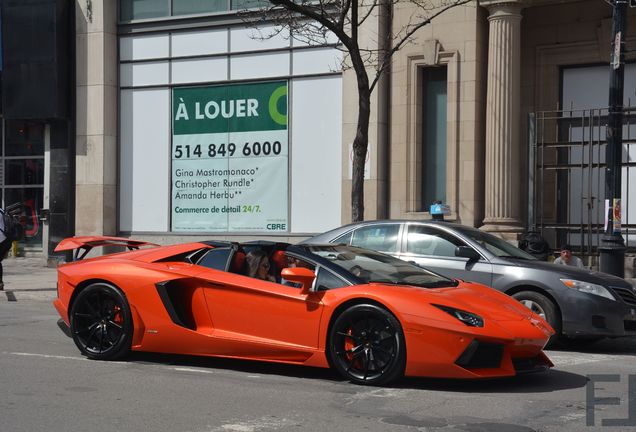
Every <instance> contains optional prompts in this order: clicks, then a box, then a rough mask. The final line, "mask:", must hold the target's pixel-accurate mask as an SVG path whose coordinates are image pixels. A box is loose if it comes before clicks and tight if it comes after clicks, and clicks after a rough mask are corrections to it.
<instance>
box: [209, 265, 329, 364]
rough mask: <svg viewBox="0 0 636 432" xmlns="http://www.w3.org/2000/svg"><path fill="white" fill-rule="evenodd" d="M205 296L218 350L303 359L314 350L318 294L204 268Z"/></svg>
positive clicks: (275, 358)
mask: <svg viewBox="0 0 636 432" xmlns="http://www.w3.org/2000/svg"><path fill="white" fill-rule="evenodd" d="M198 277H199V278H202V279H205V281H206V286H205V298H206V302H207V305H208V309H209V311H210V318H211V320H212V326H213V328H214V330H213V335H214V336H215V338H218V339H223V340H224V341H225V342H224V343H222V344H219V345H218V347H217V349H221V350H223V349H225V350H227V352H221V353H219V354H221V355H222V354H226V355H233V356H239V357H253V358H261V359H262V358H269V359H273V360H287V361H304V360H306V359H307V358H308V357H309V356H310V355H312V354H313V352H314V351H315V350H316V349H317V348H318V331H319V327H320V318H321V315H322V309H323V308H322V303H321V301H320V298H321V295H320V293H314V292H303V291H301V289H300V288H297V287H293V286H288V285H283V284H280V283H276V282H269V281H264V280H260V279H256V278H251V277H248V276H244V275H242V274H236V273H230V272H221V271H218V270H215V269H207V268H203V270H202V272H201V273H199V274H198Z"/></svg>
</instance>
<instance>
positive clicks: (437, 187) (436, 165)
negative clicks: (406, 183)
mask: <svg viewBox="0 0 636 432" xmlns="http://www.w3.org/2000/svg"><path fill="white" fill-rule="evenodd" d="M422 74H423V76H422V91H423V96H422V134H421V146H422V148H421V155H422V171H421V173H422V174H421V182H422V187H421V193H422V196H421V199H422V207H423V210H424V211H428V209H429V207H430V205H431V204H432V203H433V202H434V201H435V200H441V201H442V202H446V123H447V122H446V112H447V99H448V90H447V88H448V78H447V70H446V67H430V68H424V69H423V70H422Z"/></svg>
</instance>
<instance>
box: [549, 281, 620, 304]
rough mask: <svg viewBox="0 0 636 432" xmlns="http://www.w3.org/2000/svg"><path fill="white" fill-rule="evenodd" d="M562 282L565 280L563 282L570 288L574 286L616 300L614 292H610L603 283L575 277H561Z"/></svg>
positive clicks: (585, 291)
mask: <svg viewBox="0 0 636 432" xmlns="http://www.w3.org/2000/svg"><path fill="white" fill-rule="evenodd" d="M561 282H563V284H564V285H565V286H566V287H568V288H572V289H575V290H578V291H581V292H584V293H587V294H594V295H597V296H600V297H605V298H606V299H610V300H614V301H616V299H615V298H614V296H613V295H612V293H611V292H609V291H608V290H607V288H605V287H604V286H602V285H597V284H593V283H589V282H583V281H578V280H574V279H561Z"/></svg>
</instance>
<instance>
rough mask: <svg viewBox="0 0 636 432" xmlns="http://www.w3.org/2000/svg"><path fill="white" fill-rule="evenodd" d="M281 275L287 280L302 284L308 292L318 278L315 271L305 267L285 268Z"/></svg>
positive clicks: (302, 288) (303, 288)
mask: <svg viewBox="0 0 636 432" xmlns="http://www.w3.org/2000/svg"><path fill="white" fill-rule="evenodd" d="M280 275H281V277H282V278H283V279H285V280H288V281H290V282H294V283H297V284H300V285H301V290H302V291H303V292H308V291H309V290H310V289H311V285H312V284H313V283H314V279H316V275H315V274H314V272H313V271H312V270H309V269H308V268H305V267H290V268H284V269H283V271H281V272H280Z"/></svg>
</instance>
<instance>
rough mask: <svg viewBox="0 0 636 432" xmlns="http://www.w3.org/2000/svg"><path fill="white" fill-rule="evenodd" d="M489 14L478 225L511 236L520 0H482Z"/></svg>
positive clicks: (515, 204) (515, 220)
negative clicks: (483, 171)
mask: <svg viewBox="0 0 636 432" xmlns="http://www.w3.org/2000/svg"><path fill="white" fill-rule="evenodd" d="M480 4H481V5H482V6H485V7H486V8H487V9H488V11H489V12H490V15H489V16H488V21H489V26H490V32H489V40H488V76H487V81H488V94H487V99H486V184H485V198H486V203H485V204H486V208H485V210H486V215H485V216H486V217H485V219H484V226H483V227H482V229H484V230H486V231H491V232H497V233H499V234H500V235H501V236H502V237H504V238H507V239H509V240H514V239H516V237H517V236H518V234H519V233H521V232H522V231H523V227H522V225H521V219H520V213H521V212H520V203H521V199H520V195H521V194H522V190H521V188H520V178H519V177H520V172H521V166H520V164H519V155H520V152H521V148H520V146H521V139H520V133H519V132H520V121H521V119H520V106H521V40H520V37H521V9H522V6H523V1H521V0H508V1H501V0H499V1H495V0H488V1H484V0H482V1H481V2H480Z"/></svg>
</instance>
